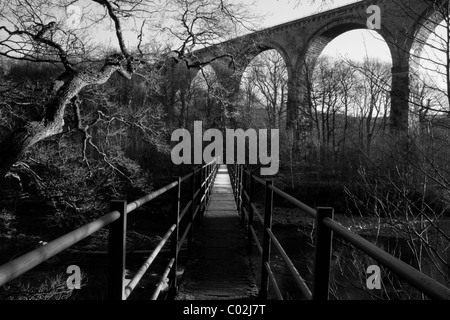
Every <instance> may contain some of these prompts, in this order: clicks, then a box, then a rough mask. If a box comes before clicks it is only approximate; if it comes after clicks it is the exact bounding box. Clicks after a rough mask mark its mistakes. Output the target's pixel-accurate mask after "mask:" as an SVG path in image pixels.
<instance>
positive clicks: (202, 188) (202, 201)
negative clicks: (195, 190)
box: [199, 166, 206, 220]
mask: <svg viewBox="0 0 450 320" xmlns="http://www.w3.org/2000/svg"><path fill="white" fill-rule="evenodd" d="M205 169H206V168H205V167H203V166H202V167H201V168H200V195H199V197H200V212H199V220H201V218H203V215H204V213H205V202H206V197H204V198H203V196H204V195H205V190H206V184H204V183H205V181H206V179H205V176H206V175H205V172H204V171H205Z"/></svg>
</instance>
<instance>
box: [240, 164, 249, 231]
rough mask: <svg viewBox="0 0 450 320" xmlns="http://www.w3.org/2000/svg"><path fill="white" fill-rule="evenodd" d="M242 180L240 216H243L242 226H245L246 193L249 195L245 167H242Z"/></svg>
mask: <svg viewBox="0 0 450 320" xmlns="http://www.w3.org/2000/svg"><path fill="white" fill-rule="evenodd" d="M241 180H242V188H241V202H240V204H239V214H240V215H241V225H242V226H245V220H246V218H247V217H246V216H245V211H244V207H245V204H246V202H245V192H247V194H248V189H247V179H246V175H245V168H244V166H242V171H241Z"/></svg>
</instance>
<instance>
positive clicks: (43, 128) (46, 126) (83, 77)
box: [0, 63, 120, 179]
mask: <svg viewBox="0 0 450 320" xmlns="http://www.w3.org/2000/svg"><path fill="white" fill-rule="evenodd" d="M119 69H120V64H118V63H108V64H105V65H104V66H103V68H102V69H101V70H99V71H96V72H93V71H90V70H83V71H78V72H67V73H64V74H63V75H62V76H61V77H59V78H58V79H57V80H56V81H55V84H54V88H55V89H54V92H55V93H54V95H53V98H51V99H50V100H49V102H48V103H46V105H45V106H44V110H45V114H44V116H43V117H42V118H41V119H35V120H32V121H30V122H28V123H27V124H26V125H25V126H23V127H21V128H17V129H15V130H14V131H13V132H12V133H11V134H9V136H7V137H6V138H5V139H4V140H3V141H2V142H0V179H2V178H3V177H4V176H5V175H6V174H7V173H8V171H9V170H10V168H11V166H12V165H14V163H16V162H17V161H18V160H20V158H21V157H22V155H23V154H24V152H25V151H26V150H27V149H28V148H30V147H31V146H33V145H34V144H36V143H37V142H39V141H42V140H44V139H46V138H49V137H51V136H54V135H56V134H59V133H61V132H62V130H63V126H64V114H65V110H66V107H67V106H68V105H70V103H71V100H72V99H73V98H74V97H75V96H77V95H78V94H79V92H80V91H81V90H82V89H83V88H84V87H86V86H88V85H99V84H103V83H105V82H106V81H107V80H108V79H109V78H110V77H111V75H112V74H113V73H114V72H115V71H117V70H119Z"/></svg>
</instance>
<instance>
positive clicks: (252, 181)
mask: <svg viewBox="0 0 450 320" xmlns="http://www.w3.org/2000/svg"><path fill="white" fill-rule="evenodd" d="M248 179H249V182H250V187H249V193H248V194H249V196H250V200H249V202H248V207H247V211H248V231H247V234H248V244H247V248H248V253H249V254H251V253H252V247H253V234H252V229H251V228H252V226H253V207H252V203H253V200H254V189H255V179H253V176H252V173H251V171H250V170H249V171H248Z"/></svg>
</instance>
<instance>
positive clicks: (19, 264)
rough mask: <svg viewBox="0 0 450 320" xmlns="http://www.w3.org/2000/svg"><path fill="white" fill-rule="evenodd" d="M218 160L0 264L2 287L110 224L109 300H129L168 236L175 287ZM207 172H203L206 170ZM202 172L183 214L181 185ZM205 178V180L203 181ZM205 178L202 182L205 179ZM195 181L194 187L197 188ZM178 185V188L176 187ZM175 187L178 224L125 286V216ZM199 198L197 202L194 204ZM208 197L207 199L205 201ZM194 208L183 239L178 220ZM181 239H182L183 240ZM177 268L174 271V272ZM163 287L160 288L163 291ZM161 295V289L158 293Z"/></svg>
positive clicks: (113, 205) (117, 203)
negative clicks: (173, 247) (185, 247)
mask: <svg viewBox="0 0 450 320" xmlns="http://www.w3.org/2000/svg"><path fill="white" fill-rule="evenodd" d="M218 166H219V165H218V161H217V159H215V160H214V161H212V162H210V163H208V164H206V165H204V166H202V167H200V168H196V169H195V170H194V171H193V172H191V173H189V174H187V175H185V176H184V177H181V178H177V181H175V182H172V183H170V184H168V185H167V186H165V187H163V188H161V189H159V190H157V191H154V192H152V193H150V194H148V195H145V196H144V197H142V198H139V199H137V200H135V201H133V202H131V203H128V204H127V203H126V201H112V202H111V208H116V209H112V210H111V212H110V213H108V214H106V215H104V216H102V217H100V218H98V219H96V220H95V221H93V222H90V223H88V224H86V225H84V226H82V227H80V228H78V229H76V230H74V231H71V232H69V233H67V234H65V235H63V236H61V237H59V238H57V239H55V240H53V241H51V242H49V243H47V244H46V245H44V246H42V247H40V248H37V249H35V250H33V251H31V252H28V253H26V254H24V255H22V256H20V257H18V258H16V259H14V260H12V261H10V262H7V263H5V264H4V265H2V266H0V286H2V285H4V284H6V283H8V282H9V281H12V280H14V279H16V278H17V277H19V276H21V275H22V274H24V273H26V272H27V271H29V270H31V269H33V268H34V267H36V266H38V265H39V264H41V263H43V262H45V261H46V260H48V259H50V258H52V257H54V256H55V255H57V254H58V253H61V252H62V251H64V250H66V249H68V248H69V247H71V246H73V245H75V244H76V243H78V242H80V241H81V240H83V239H85V238H87V237H88V236H90V235H92V234H93V233H95V232H97V231H99V230H100V229H102V228H105V227H107V226H109V227H110V232H109V234H110V239H109V246H108V247H109V257H110V258H109V261H110V265H109V267H110V271H109V280H108V281H109V298H110V299H120V300H122V299H126V298H128V297H129V295H130V294H131V293H132V291H133V290H134V288H135V287H136V285H137V284H138V283H139V281H140V280H141V278H142V277H143V275H144V274H145V272H146V271H147V270H148V269H149V267H150V266H151V264H152V263H153V261H154V260H155V259H156V257H157V256H158V254H159V253H160V251H161V249H162V248H163V247H164V246H165V244H166V243H167V241H168V239H169V238H170V237H172V239H174V240H176V241H174V242H175V245H176V250H174V251H173V253H174V257H173V258H172V260H171V263H169V266H168V270H166V271H167V272H166V273H167V274H166V273H165V276H164V279H165V278H166V277H167V276H168V275H169V271H170V270H172V273H173V276H172V277H171V278H172V283H171V286H175V288H176V262H177V258H178V248H181V245H182V243H183V242H184V241H185V240H186V238H187V234H188V231H190V230H192V227H193V224H192V221H193V219H195V217H196V216H197V214H198V212H199V211H200V210H202V208H204V206H205V205H206V203H207V202H208V199H209V194H210V192H211V185H212V184H213V178H214V177H215V174H216V173H217V169H218ZM206 172H207V173H208V174H204V173H206ZM198 174H200V176H201V177H200V179H199V183H198V189H197V190H192V199H191V200H190V201H189V202H188V203H187V205H186V206H185V208H184V209H183V211H182V212H181V214H180V207H179V204H180V192H181V184H182V183H183V182H185V181H187V180H189V179H191V178H192V179H193V181H194V182H195V176H196V175H198ZM203 179H204V180H203ZM202 180H203V181H202ZM195 185H196V183H193V184H192V188H195V187H196V186H195ZM176 187H177V188H176ZM174 188H176V189H175V191H177V192H176V193H175V192H174V196H175V194H176V201H175V208H174V213H176V215H175V216H176V221H175V222H176V223H174V224H173V225H172V226H171V228H170V229H169V231H168V232H167V233H166V235H165V236H164V238H163V239H162V240H161V241H160V243H159V244H158V245H157V247H156V248H155V249H154V251H153V252H152V254H151V255H150V256H149V257H148V258H147V260H146V261H145V263H144V264H143V265H142V266H141V268H140V269H139V270H138V272H137V273H136V274H135V276H134V277H133V279H132V280H131V281H130V283H129V284H128V285H127V286H126V287H125V286H124V283H123V282H124V272H125V241H126V229H127V226H126V216H127V214H128V213H130V212H132V211H134V210H136V209H138V208H139V207H141V206H143V205H144V204H146V203H148V202H149V201H151V200H153V199H155V198H157V197H159V196H160V195H162V194H164V193H166V192H168V191H170V190H172V189H174ZM202 191H203V192H205V193H206V198H202V200H201V201H200V200H199V199H198V198H199V195H200V192H202ZM196 200H197V201H198V203H197V204H195V202H196ZM203 200H205V202H203ZM189 209H190V211H191V213H192V214H191V219H192V221H191V223H189V224H188V228H187V230H186V231H185V232H184V234H183V236H182V238H181V239H179V237H178V229H179V222H180V221H181V219H182V218H184V217H185V216H186V214H187V212H188V211H189ZM174 234H176V235H177V236H176V237H174ZM180 240H181V241H180ZM173 270H175V272H173ZM160 289H161V286H159V287H158V288H157V290H160ZM157 294H159V292H158V293H157Z"/></svg>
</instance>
